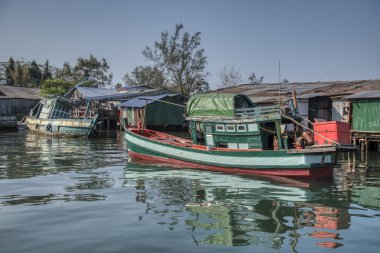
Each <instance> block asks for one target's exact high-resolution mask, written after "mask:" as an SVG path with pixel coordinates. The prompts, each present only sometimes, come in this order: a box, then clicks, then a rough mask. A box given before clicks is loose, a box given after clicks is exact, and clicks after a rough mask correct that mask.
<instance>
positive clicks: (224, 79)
mask: <svg viewBox="0 0 380 253" xmlns="http://www.w3.org/2000/svg"><path fill="white" fill-rule="evenodd" d="M218 78H219V79H220V83H221V87H230V86H235V85H238V84H239V83H241V82H242V79H241V75H240V73H239V70H235V67H231V68H230V69H227V68H226V67H224V68H223V70H222V71H221V72H220V73H219V74H218Z"/></svg>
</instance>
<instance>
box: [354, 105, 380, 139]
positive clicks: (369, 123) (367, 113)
mask: <svg viewBox="0 0 380 253" xmlns="http://www.w3.org/2000/svg"><path fill="white" fill-rule="evenodd" d="M352 110H353V112H352V130H354V131H363V132H380V116H379V115H380V100H379V99H357V100H353V102H352Z"/></svg>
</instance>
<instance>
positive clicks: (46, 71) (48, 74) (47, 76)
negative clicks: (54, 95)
mask: <svg viewBox="0 0 380 253" xmlns="http://www.w3.org/2000/svg"><path fill="white" fill-rule="evenodd" d="M51 78H53V75H52V73H51V71H50V67H49V61H48V60H46V62H45V65H44V69H43V71H42V82H44V81H45V80H47V79H51Z"/></svg>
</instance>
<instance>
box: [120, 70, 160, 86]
mask: <svg viewBox="0 0 380 253" xmlns="http://www.w3.org/2000/svg"><path fill="white" fill-rule="evenodd" d="M123 81H124V82H125V84H128V85H148V86H150V87H156V88H159V87H163V86H164V85H165V77H164V74H163V73H162V71H161V70H160V69H159V68H157V67H156V66H155V67H151V66H139V67H136V68H134V69H133V70H132V72H131V74H130V75H129V74H125V76H124V77H123Z"/></svg>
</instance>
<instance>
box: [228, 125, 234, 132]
mask: <svg viewBox="0 0 380 253" xmlns="http://www.w3.org/2000/svg"><path fill="white" fill-rule="evenodd" d="M227 132H235V125H227Z"/></svg>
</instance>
